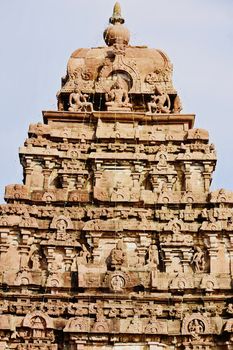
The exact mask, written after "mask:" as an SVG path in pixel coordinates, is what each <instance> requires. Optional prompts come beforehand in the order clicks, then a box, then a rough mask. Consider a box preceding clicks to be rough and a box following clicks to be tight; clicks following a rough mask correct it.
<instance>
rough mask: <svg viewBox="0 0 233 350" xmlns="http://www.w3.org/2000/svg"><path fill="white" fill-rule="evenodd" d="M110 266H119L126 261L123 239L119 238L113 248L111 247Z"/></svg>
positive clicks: (115, 267)
mask: <svg viewBox="0 0 233 350" xmlns="http://www.w3.org/2000/svg"><path fill="white" fill-rule="evenodd" d="M109 259H110V267H111V268H112V269H117V268H120V267H121V266H122V265H123V264H125V263H126V261H127V256H126V252H125V247H124V243H123V241H122V240H121V239H120V240H119V241H118V242H117V245H116V247H115V248H113V249H112V251H111V253H110V257H109Z"/></svg>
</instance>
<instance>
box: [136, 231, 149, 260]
mask: <svg viewBox="0 0 233 350" xmlns="http://www.w3.org/2000/svg"><path fill="white" fill-rule="evenodd" d="M139 237H140V245H139V246H138V248H137V252H138V264H139V266H143V265H145V256H146V252H147V250H148V247H149V245H150V240H149V238H148V234H147V233H139Z"/></svg>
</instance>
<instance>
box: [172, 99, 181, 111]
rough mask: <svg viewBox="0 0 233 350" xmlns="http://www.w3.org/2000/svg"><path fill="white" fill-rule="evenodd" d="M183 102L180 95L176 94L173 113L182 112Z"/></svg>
mask: <svg viewBox="0 0 233 350" xmlns="http://www.w3.org/2000/svg"><path fill="white" fill-rule="evenodd" d="M182 109H183V107H182V103H181V100H180V97H179V95H176V97H175V100H174V105H173V113H180V112H181V111H182Z"/></svg>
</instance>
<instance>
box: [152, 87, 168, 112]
mask: <svg viewBox="0 0 233 350" xmlns="http://www.w3.org/2000/svg"><path fill="white" fill-rule="evenodd" d="M170 108H171V101H170V97H169V96H168V94H167V93H166V92H165V89H164V88H162V87H156V89H155V95H152V100H151V102H149V103H148V110H149V113H151V114H153V113H170V112H171V110H170Z"/></svg>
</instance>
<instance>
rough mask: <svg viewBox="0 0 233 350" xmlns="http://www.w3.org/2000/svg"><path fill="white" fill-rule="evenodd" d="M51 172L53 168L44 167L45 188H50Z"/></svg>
mask: <svg viewBox="0 0 233 350" xmlns="http://www.w3.org/2000/svg"><path fill="white" fill-rule="evenodd" d="M50 174H51V170H50V169H43V175H44V184H43V187H44V189H45V190H47V189H48V187H49V177H50Z"/></svg>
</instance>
